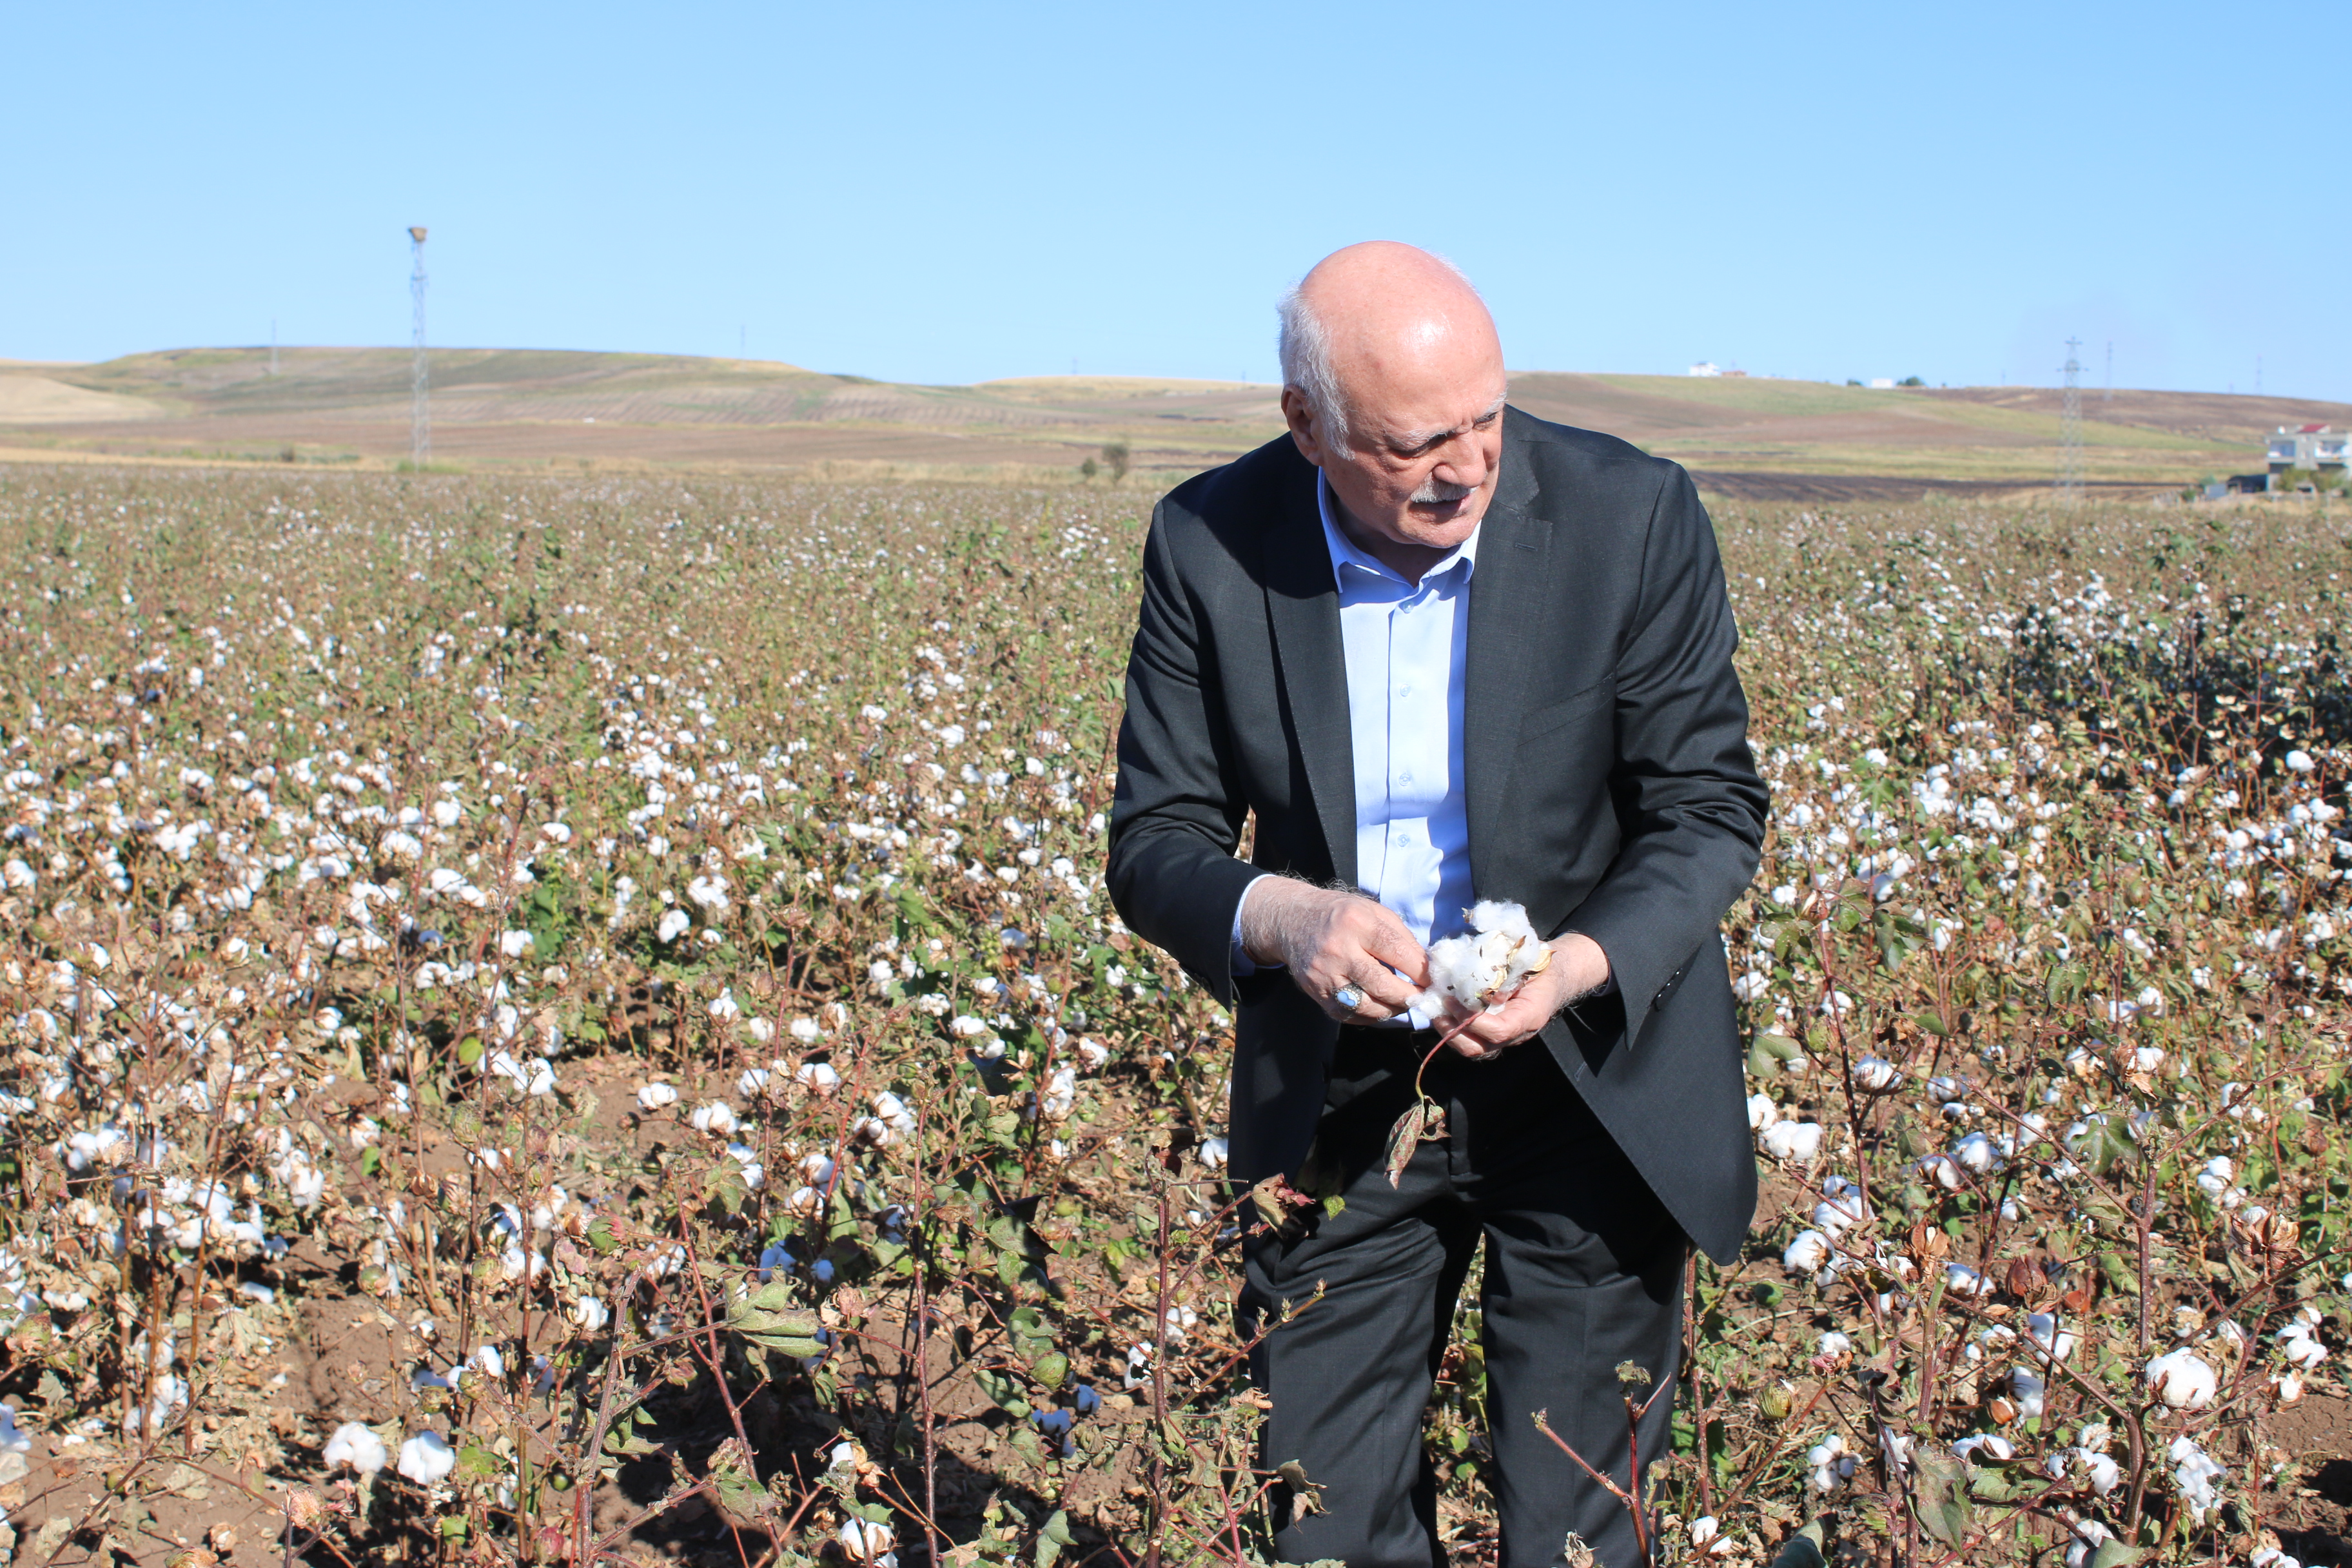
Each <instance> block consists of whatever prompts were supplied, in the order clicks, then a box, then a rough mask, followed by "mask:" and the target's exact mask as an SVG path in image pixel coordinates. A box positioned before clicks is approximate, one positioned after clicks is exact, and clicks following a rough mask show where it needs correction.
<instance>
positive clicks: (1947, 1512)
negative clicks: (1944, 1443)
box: [1912, 1445, 1976, 1546]
mask: <svg viewBox="0 0 2352 1568" xmlns="http://www.w3.org/2000/svg"><path fill="white" fill-rule="evenodd" d="M1912 1466H1913V1468H1914V1469H1915V1470H1916V1472H1917V1474H1918V1478H1919V1490H1918V1508H1919V1525H1920V1528H1921V1529H1923V1530H1925V1531H1927V1533H1928V1534H1930V1535H1932V1536H1934V1537H1935V1538H1936V1539H1937V1540H1938V1541H1940V1542H1943V1543H1944V1544H1945V1545H1947V1546H1958V1545H1959V1544H1960V1542H1963V1541H1964V1540H1966V1539H1967V1538H1968V1533H1969V1527H1970V1526H1971V1525H1972V1524H1973V1523H1974V1522H1975V1520H1976V1509H1975V1506H1974V1505H1973V1504H1971V1503H1970V1502H1969V1489H1968V1463H1967V1461H1966V1460H1964V1459H1960V1458H1955V1457H1954V1456H1953V1455H1951V1454H1948V1453H1946V1452H1944V1451H1943V1450H1941V1449H1937V1448H1929V1447H1926V1446H1924V1445H1922V1446H1921V1447H1919V1448H1918V1449H1917V1450H1916V1452H1915V1453H1914V1454H1913V1455H1912Z"/></svg>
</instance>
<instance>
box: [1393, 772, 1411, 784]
mask: <svg viewBox="0 0 2352 1568" xmlns="http://www.w3.org/2000/svg"><path fill="white" fill-rule="evenodd" d="M1397 783H1399V784H1411V783H1412V774H1411V773H1399V774H1397Z"/></svg>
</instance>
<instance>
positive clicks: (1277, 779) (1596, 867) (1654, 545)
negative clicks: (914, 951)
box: [1108, 408, 1769, 1261]
mask: <svg viewBox="0 0 2352 1568" xmlns="http://www.w3.org/2000/svg"><path fill="white" fill-rule="evenodd" d="M1317 477H1318V476H1317V472H1316V470H1315V468H1313V467H1311V466H1310V465H1309V464H1308V463H1307V461H1306V460H1305V459H1304V458H1301V457H1299V455H1298V452H1297V447H1295V446H1293V445H1292V443H1291V439H1290V437H1288V436H1283V437H1278V438H1276V440H1274V441H1272V442H1270V443H1268V444H1267V445H1265V446H1264V447H1259V448H1258V449H1257V450H1256V451H1255V452H1252V453H1250V454H1249V455H1248V456H1247V457H1245V458H1242V459H1241V460H1239V461H1238V462H1234V463H1231V464H1228V465H1226V466H1225V467H1223V468H1213V469H1211V470H1210V471H1209V472H1207V473H1205V474H1202V475H1200V476H1198V477H1196V478H1194V479H1190V480H1187V481H1186V482H1185V483H1184V484H1182V485H1180V486H1178V487H1177V488H1176V489H1174V490H1172V491H1171V492H1170V493H1169V495H1168V496H1167V497H1166V498H1165V499H1163V500H1161V501H1160V506H1159V508H1158V510H1156V511H1155V512H1154V514H1153V517H1152V522H1151V532H1150V538H1149V539H1148V540H1147V541H1146V542H1145V544H1144V563H1143V609H1142V620H1141V625H1140V626H1139V629H1138V630H1137V632H1136V637H1135V647H1134V650H1133V653H1132V654H1131V656H1130V658H1129V662H1128V670H1127V717H1126V720H1125V721H1124V723H1123V724H1122V725H1121V727H1120V730H1119V738H1118V803H1117V805H1116V806H1115V807H1114V809H1113V812H1112V816H1111V830H1110V863H1109V868H1108V881H1109V884H1110V895H1111V899H1112V901H1113V902H1114V903H1115V904H1116V905H1117V906H1118V911H1119V914H1120V916H1121V917H1122V918H1123V919H1124V920H1125V921H1127V923H1128V925H1129V927H1130V928H1131V929H1133V930H1134V931H1136V932H1137V933H1138V934H1139V935H1140V936H1142V937H1144V938H1145V939H1146V940H1147V941H1150V942H1155V943H1157V944H1158V945H1159V946H1160V947H1162V948H1165V949H1166V950H1167V951H1168V952H1170V953H1171V954H1173V955H1174V956H1175V958H1176V959H1177V961H1178V962H1179V963H1182V964H1183V966H1184V968H1185V970H1186V971H1187V972H1188V973H1191V974H1192V977H1193V978H1194V979H1195V980H1197V981H1198V982H1199V983H1200V984H1202V985H1203V986H1205V987H1207V988H1208V990H1209V991H1210V992H1211V993H1212V994H1214V995H1215V996H1217V997H1218V998H1219V999H1220V1000H1221V1001H1223V1002H1225V1003H1227V1004H1228V1005H1235V1010H1236V1017H1235V1024H1236V1029H1235V1059H1234V1090H1233V1126H1232V1158H1233V1171H1234V1175H1235V1176H1236V1177H1238V1178H1240V1179H1241V1180H1244V1181H1255V1180H1256V1179H1258V1178H1260V1177H1262V1176H1265V1175H1268V1174H1272V1173H1276V1172H1283V1173H1296V1172H1297V1169H1298V1166H1299V1163H1300V1162H1301V1161H1302V1160H1303V1159H1304V1158H1305V1156H1306V1153H1307V1145H1308V1143H1309V1142H1310V1141H1311V1139H1312V1138H1313V1135H1314V1131H1315V1124H1316V1121H1317V1118H1318V1115H1319V1114H1320V1111H1321V1108H1322V1103H1323V1094H1324V1083H1325V1079H1326V1074H1327V1071H1328V1065H1329V1062H1330V1059H1331V1052H1332V1047H1333V1046H1334V1044H1335V1042H1336V1041H1337V1039H1338V1034H1339V1030H1338V1026H1337V1025H1335V1024H1333V1023H1332V1022H1331V1021H1330V1020H1329V1019H1328V1018H1327V1017H1325V1016H1323V1014H1322V1013H1321V1012H1320V1011H1319V1010H1318V1009H1317V1008H1316V1007H1315V1006H1314V1005H1313V1004H1311V1003H1310V1002H1308V1001H1307V998H1306V997H1305V996H1304V995H1302V994H1300V993H1299V991H1298V988H1297V986H1296V985H1295V984H1292V983H1291V980H1290V978H1289V976H1288V975H1287V974H1286V973H1280V972H1276V973H1260V974H1256V975H1252V976H1247V977H1244V978H1242V979H1240V980H1239V981H1236V979H1235V977H1234V974H1233V972H1232V947H1231V935H1232V931H1233V921H1234V907H1235V905H1236V903H1237V901H1238V900H1239V899H1240V897H1241V892H1242V889H1243V888H1244V886H1245V885H1246V884H1247V883H1248V881H1249V880H1250V879H1251V878H1252V877H1253V876H1254V875H1255V874H1256V870H1260V869H1263V870H1270V871H1295V872H1297V873H1299V874H1301V875H1303V876H1306V877H1307V878H1310V879H1315V880H1317V881H1323V880H1328V879H1339V880H1341V881H1346V882H1353V881H1354V880H1355V879H1356V865H1355V859H1356V805H1355V764H1354V760H1353V752H1352V750H1351V746H1350V741H1349V717H1348V684H1347V674H1346V668H1345V662H1344V657H1345V656H1344V653H1343V651H1342V647H1341V643H1340V637H1339V593H1338V589H1337V587H1336V585H1335V584H1334V583H1333V581H1332V574H1331V561H1330V555H1329V553H1328V550H1327V549H1326V547H1325V544H1324V541H1323V534H1322V527H1321V524H1320V521H1318V514H1317V510H1316V497H1315V484H1316V479H1317ZM1481 527H1482V529H1483V532H1482V533H1481V534H1480V538H1479V545H1478V569H1477V571H1476V573H1475V574H1473V576H1472V578H1471V584H1470V626H1469V634H1468V669H1467V672H1466V675H1467V679H1466V686H1467V701H1466V706H1465V715H1464V721H1463V725H1464V736H1463V760H1464V772H1465V780H1464V787H1465V793H1466V795H1467V803H1468V815H1469V833H1470V865H1471V878H1472V883H1473V886H1474V887H1475V889H1476V893H1477V896H1478V897H1479V898H1482V899H1510V900H1517V901H1518V902H1520V903H1522V904H1525V905H1526V906H1527V910H1528V917H1529V919H1530V920H1531V921H1533V922H1534V924H1535V927H1536V929H1537V930H1538V931H1542V932H1545V933H1546V934H1548V935H1554V936H1556V935H1558V934H1559V933H1560V932H1561V931H1571V930H1573V931H1581V932H1583V933H1584V934H1586V935H1587V936H1590V937H1591V938H1592V939H1593V940H1594V941H1596V942H1599V943H1600V944H1601V948H1602V949H1603V951H1605V952H1607V953H1608V955H1609V963H1610V966H1611V970H1612V973H1613V975H1614V976H1615V979H1616V983H1617V984H1616V989H1615V993H1614V994H1613V995H1612V996H1611V997H1609V998H1606V999H1603V1000H1602V1001H1601V1002H1598V1003H1588V1004H1586V1005H1584V1006H1582V1007H1580V1009H1578V1013H1579V1015H1580V1016H1579V1017H1577V1018H1557V1019H1554V1020H1553V1021H1552V1023H1551V1024H1550V1026H1548V1027H1547V1028H1546V1029H1545V1031H1544V1035H1543V1040H1544V1044H1545V1045H1546V1046H1548V1047H1549V1048H1550V1050H1551V1052H1552V1054H1553V1056H1554V1057H1555V1058H1558V1059H1559V1064H1560V1066H1561V1067H1562V1068H1565V1069H1566V1071H1567V1073H1568V1076H1569V1078H1570V1081H1571V1082H1573V1083H1574V1084H1575V1086H1576V1088H1577V1089H1578V1091H1579V1092H1580V1094H1581V1095H1582V1096H1583V1097H1584V1099H1585V1100H1586V1101H1587V1103H1589V1104H1590V1105H1591V1108H1592V1110H1593V1111H1594V1113H1595V1114H1596V1115H1597V1116H1598V1117H1599V1119H1600V1121H1601V1124H1602V1125H1603V1126H1605V1127H1606V1128H1608V1130H1609V1131H1610V1133H1611V1135H1612V1136H1613V1137H1614V1138H1615V1139H1616V1141H1617V1143H1618V1145H1619V1147H1621V1148H1622V1150H1623V1151H1624V1152H1625V1153H1626V1154H1627V1155H1628V1156H1629V1157H1630V1158H1631V1159H1632V1161H1633V1163H1634V1165H1635V1166H1636V1167H1637V1168H1638V1169H1639V1170H1640V1171H1641V1173H1642V1174H1643V1177H1644V1178H1645V1179H1647V1181H1648V1182H1649V1184H1650V1185H1651V1187H1652V1188H1653V1189H1654V1191H1655V1192H1656V1193H1657V1195H1658V1197H1659V1198H1660V1199H1661V1200H1662V1201H1663V1202H1664V1204H1665V1205H1666V1207H1667V1208H1668V1210H1669V1211H1671V1212H1672V1213H1673V1215H1675V1218H1676V1219H1677V1220H1679V1221H1680V1222H1681V1224H1682V1226H1683V1229H1684V1230H1685V1232H1686V1233H1687V1234H1688V1235H1689V1236H1690V1237H1691V1239H1692V1240H1693V1241H1694V1242H1696V1244H1697V1245H1698V1246H1699V1247H1701V1248H1703V1249H1704V1250H1705V1251H1706V1253H1708V1254H1709V1255H1710V1256H1711V1257H1714V1258H1717V1259H1720V1260H1725V1261H1728V1260H1729V1258H1731V1257H1732V1256H1733V1255H1734V1254H1735V1253H1736V1252H1737V1251H1738V1246H1739V1243H1740V1239H1741V1237H1743V1236H1744V1235H1745V1234H1746V1232H1747V1228H1748V1220H1749V1219H1750V1217H1751V1216H1752V1215H1753V1214H1754V1210H1755V1205H1756V1160H1755V1155H1754V1152H1753V1151H1752V1148H1751V1146H1750V1143H1749V1138H1748V1118H1747V1110H1746V1105H1745V1087H1744V1083H1743V1080H1742V1079H1741V1052H1740V1046H1739V1039H1738V1016H1737V1013H1736V1011H1735V1008H1734V1005H1733V1000H1732V995H1731V988H1730V983H1729V980H1728V977H1727V971H1726V965H1725V963H1724V958H1723V952H1722V950H1721V948H1720V946H1719V945H1718V943H1719V934H1718V933H1719V930H1720V924H1721V921H1722V919H1723V913H1724V910H1726V909H1727V908H1728V907H1729V906H1730V903H1731V900H1734V899H1735V898H1737V897H1738V895H1739V892H1740V890H1741V889H1743V888H1745V887H1746V886H1747V885H1748V879H1749V878H1751V877H1752V876H1754V875H1755V872H1756V862H1757V853H1758V847H1759V845H1760V844H1761V842H1762V839H1763V830H1764V814H1765V810H1766V806H1767V805H1768V802H1769V797H1768V795H1767V793H1766V791H1765V788H1764V785H1763V784H1762V783H1761V782H1760V781H1759V779H1758V778H1757V776H1756V770H1755V764H1754V762H1753V760H1752V759H1751V758H1750V756H1749V754H1748V741H1747V730H1748V702H1747V699H1746V697H1745V696H1744V695H1743V694H1742V693H1741V691H1740V689H1739V679H1738V675H1737V674H1736V673H1735V672H1734V670H1733V668H1732V651H1733V648H1734V647H1735V646H1736V645H1737V641H1738V637H1737V633H1736V632H1735V630H1734V629H1733V626H1732V618H1731V605H1730V602H1729V601H1728V599H1727V597H1726V595H1725V593H1724V582H1723V568H1722V564H1721V562H1720V560H1719V559H1718V557H1717V553H1716V544H1715V531H1714V527H1713V525H1712V524H1711V523H1710V522H1709V521H1707V516H1706V510H1705V509H1704V508H1703V507H1702V506H1700V504H1699V500H1698V495H1697V492H1696V490H1695V489H1693V488H1692V486H1691V481H1690V477H1689V476H1688V475H1687V474H1685V472H1684V471H1683V470H1682V468H1680V467H1679V466H1678V465H1676V464H1675V463H1671V462H1667V461H1665V460H1664V459H1662V458H1652V457H1649V456H1647V455H1646V454H1644V453H1643V452H1642V451H1640V450H1638V449H1637V448H1635V447H1631V446H1629V445H1627V444H1626V443H1625V442H1622V441H1620V440H1617V439H1616V438H1614V437H1609V436H1601V435H1596V434H1594V433H1592V432H1591V431H1587V430H1574V429H1570V428H1568V427H1567V426H1559V425H1552V424H1549V423H1547V422H1545V421H1543V420H1540V419H1537V418H1534V417H1532V416H1528V415H1526V414H1523V413H1521V412H1520V411H1519V410H1517V409H1516V408H1513V409H1510V410H1508V411H1507V414H1506V416H1505V418H1504V426H1503V456H1502V471H1501V477H1500V479H1499V481H1498V485H1497V489H1496V494H1495V498H1494V500H1493V502H1492V503H1491V504H1490V506H1489V507H1488V509H1487V511H1486V519H1485V521H1484V522H1483V523H1482V524H1481ZM1251 812H1255V814H1256V816H1257V828H1256V837H1255V845H1254V848H1253V864H1244V862H1242V861H1240V860H1237V859H1235V858H1234V848H1235V847H1236V846H1237V844H1238V843H1239V841H1240V834H1241V830H1242V826H1243V823H1244V819H1245V816H1246V815H1247V814H1249V813H1251ZM1519 1048H1521V1049H1530V1048H1533V1047H1532V1046H1528V1047H1519Z"/></svg>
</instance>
